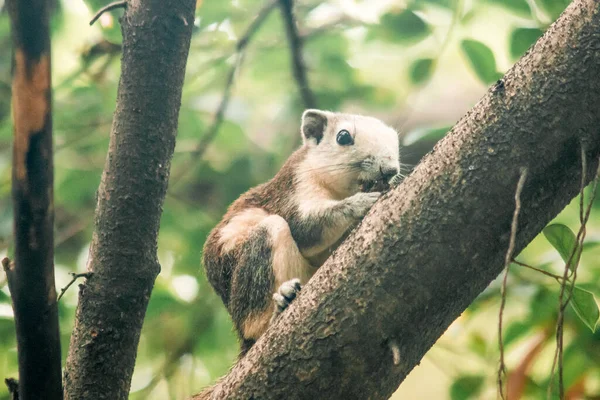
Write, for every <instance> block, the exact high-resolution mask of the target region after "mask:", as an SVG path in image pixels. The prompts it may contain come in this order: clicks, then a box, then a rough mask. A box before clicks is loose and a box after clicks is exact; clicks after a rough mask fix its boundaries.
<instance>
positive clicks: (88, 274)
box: [56, 272, 94, 301]
mask: <svg viewBox="0 0 600 400" xmlns="http://www.w3.org/2000/svg"><path fill="white" fill-rule="evenodd" d="M70 274H71V276H72V277H73V279H71V282H69V283H67V286H65V287H64V288H62V289H60V294H59V295H58V299H56V301H59V300H60V299H61V297H63V295H64V294H65V292H66V291H67V289H69V288H70V287H71V285H72V284H74V283H75V281H76V280H77V279H79V278H86V279H89V278H90V277H91V276H92V275H94V273H93V272H82V273H80V274H76V273H74V272H70Z"/></svg>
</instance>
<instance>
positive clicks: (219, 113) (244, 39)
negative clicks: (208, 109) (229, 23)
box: [170, 0, 278, 187]
mask: <svg viewBox="0 0 600 400" xmlns="http://www.w3.org/2000/svg"><path fill="white" fill-rule="evenodd" d="M277 1H278V0H270V1H269V2H268V3H266V4H265V5H264V6H263V7H262V8H261V9H260V10H259V12H258V14H257V15H256V18H254V20H253V21H252V22H251V23H250V25H249V26H248V29H247V30H246V32H245V33H244V34H243V35H242V36H241V37H240V38H239V40H238V41H237V44H236V46H235V49H236V52H235V61H234V63H233V65H232V66H231V69H230V70H229V73H228V74H227V80H226V81H225V87H224V88H223V95H222V97H221V101H220V103H219V106H218V107H217V110H216V111H215V114H214V115H213V120H212V123H211V124H210V126H209V127H208V129H207V130H206V132H205V133H204V136H202V139H200V142H199V143H198V145H197V146H196V148H195V149H194V151H192V152H191V157H192V158H191V159H190V160H189V161H188V163H186V165H185V167H184V168H182V169H181V173H180V174H179V175H177V176H173V177H171V180H170V181H171V182H170V185H171V187H173V186H174V185H175V184H177V182H179V180H181V178H183V177H184V176H185V175H186V174H187V173H188V172H189V171H190V170H191V168H190V167H191V164H192V163H193V162H195V161H198V160H200V159H201V158H202V157H203V156H204V153H206V150H207V149H208V147H209V146H210V144H211V143H212V142H213V140H214V139H215V138H216V137H217V134H218V133H219V128H220V127H221V124H222V123H223V118H224V117H225V111H227V107H228V106H229V99H230V98H231V92H232V89H233V84H234V83H235V78H236V76H237V75H238V71H239V69H240V67H241V65H242V62H243V59H244V52H245V50H246V47H247V46H248V44H249V43H250V40H251V39H252V37H253V36H254V34H255V33H256V32H257V31H258V29H259V28H260V26H261V25H262V23H263V22H264V21H265V19H266V18H267V17H268V16H269V14H270V13H271V11H272V10H273V9H274V8H275V6H277Z"/></svg>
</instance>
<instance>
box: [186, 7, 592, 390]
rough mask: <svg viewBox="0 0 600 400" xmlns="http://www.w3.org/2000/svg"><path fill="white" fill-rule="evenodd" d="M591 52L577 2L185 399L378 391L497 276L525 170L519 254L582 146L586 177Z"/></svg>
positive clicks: (574, 178) (559, 204)
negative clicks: (246, 345)
mask: <svg viewBox="0 0 600 400" xmlns="http://www.w3.org/2000/svg"><path fill="white" fill-rule="evenodd" d="M599 50H600V3H599V2H597V1H596V0H577V1H574V2H573V3H572V4H571V5H570V6H569V8H568V9H567V10H566V12H565V13H564V14H563V15H562V16H561V17H560V19H559V20H558V21H557V22H556V23H555V24H553V25H552V27H551V28H550V29H549V30H548V32H547V33H546V34H545V35H544V36H543V37H542V38H541V39H540V40H539V41H538V42H537V43H536V44H535V45H534V46H533V47H532V49H531V50H530V51H529V52H528V53H527V54H526V55H525V56H524V57H523V58H522V59H521V60H520V61H519V62H518V63H517V65H515V66H514V67H513V68H512V69H511V70H510V71H509V72H508V73H507V74H506V75H505V77H504V78H503V79H502V80H500V81H498V82H497V83H496V84H495V85H494V86H493V87H491V88H490V90H489V91H488V92H487V94H486V95H485V96H484V97H483V98H482V99H481V101H479V103H478V104H477V105H476V106H475V107H474V108H473V109H472V110H471V111H470V112H469V113H468V114H467V115H466V116H465V117H464V118H463V119H462V120H461V121H459V122H458V124H457V125H456V126H455V127H454V128H453V129H452V131H451V133H450V134H449V135H448V136H447V137H446V138H445V139H444V140H443V141H442V142H441V143H439V144H438V145H437V146H436V147H435V148H434V150H433V151H432V152H431V153H430V154H429V155H428V156H427V157H426V158H425V159H424V160H423V162H422V163H421V164H420V165H419V166H418V167H417V168H416V170H415V171H414V173H413V174H412V175H411V176H410V177H408V178H407V179H406V180H405V182H404V183H403V184H402V185H401V186H400V187H399V188H396V189H395V190H393V191H392V192H391V193H389V194H388V195H386V196H385V197H384V198H383V199H381V200H380V201H379V202H377V204H376V205H375V206H374V208H373V209H372V210H371V211H370V213H369V215H367V217H366V218H365V220H364V221H363V223H362V224H361V225H360V226H359V227H358V228H357V230H356V231H355V232H354V233H353V234H352V235H351V236H350V237H349V238H348V240H347V241H346V242H345V243H344V244H343V245H342V246H341V247H340V248H339V249H338V251H336V252H335V254H334V255H333V256H332V257H331V258H330V259H329V260H328V261H327V262H326V264H325V265H323V267H322V268H321V269H320V270H319V271H318V272H317V274H316V275H315V276H314V277H313V279H312V280H311V281H310V282H309V283H308V284H307V286H306V287H304V288H303V293H302V295H301V296H300V297H299V298H298V299H297V300H295V301H294V303H292V305H291V307H290V308H289V310H287V311H286V312H285V313H284V314H283V315H282V316H281V318H280V319H279V320H278V321H277V323H276V324H275V326H273V327H271V329H269V330H268V331H267V333H266V334H265V336H264V337H262V338H261V339H260V340H259V341H258V342H257V343H256V345H255V346H254V347H253V348H252V349H251V350H250V352H249V353H248V354H247V355H246V356H245V357H244V358H243V359H241V360H240V361H239V362H238V363H237V364H236V365H235V366H234V367H233V369H232V370H231V371H230V373H229V374H228V375H227V376H226V377H224V378H223V379H222V380H221V381H220V382H218V383H217V385H216V386H215V387H214V388H213V389H212V390H211V391H209V392H205V393H203V394H201V395H198V396H197V397H195V398H197V399H201V398H205V397H209V396H208V395H209V393H211V392H212V394H213V396H212V398H213V399H224V398H227V399H249V398H254V399H279V398H286V399H290V398H297V399H311V398H319V399H325V398H326V399H343V398H352V399H359V398H369V399H383V398H388V397H389V396H390V395H391V394H392V393H393V392H394V390H395V389H396V388H397V387H398V385H399V384H400V383H401V382H402V381H403V379H404V378H405V377H406V375H407V374H408V373H409V372H410V371H411V370H412V368H413V367H414V366H415V365H417V364H418V363H419V362H420V360H421V358H422V357H423V355H424V354H425V353H426V352H427V350H428V349H429V348H430V347H431V346H432V345H433V343H434V342H435V341H436V340H437V338H438V337H439V336H440V335H441V334H442V333H443V332H444V331H445V330H446V328H447V327H448V326H449V325H450V323H451V322H452V321H453V320H454V319H455V318H457V317H458V316H459V315H460V313H461V312H462V311H463V310H465V308H466V307H467V306H468V305H469V304H470V303H471V302H472V301H473V300H474V299H475V298H476V296H477V295H478V294H479V293H480V292H481V291H482V290H483V289H485V287H486V286H487V285H488V284H489V283H490V281H491V280H493V279H494V278H495V277H496V276H497V275H498V273H499V272H500V271H501V269H502V266H503V259H504V256H505V252H506V250H507V247H508V241H509V232H510V221H511V217H512V214H513V211H514V207H515V202H514V195H515V188H516V185H517V181H518V179H519V176H520V170H521V168H523V167H526V168H528V178H527V181H526V183H525V186H524V189H523V192H522V195H521V202H522V208H521V213H520V218H519V225H518V226H519V229H518V234H517V237H516V248H515V250H516V252H517V253H518V252H519V251H521V250H522V249H523V248H524V247H525V246H526V245H527V243H529V242H530V241H531V240H532V239H533V238H534V237H535V236H536V235H537V234H538V233H539V232H540V231H541V229H542V228H543V227H544V226H545V225H546V224H547V223H548V222H549V221H550V220H551V219H552V218H553V217H554V216H555V215H556V214H557V213H558V212H559V211H560V210H561V209H563V208H564V207H565V205H566V204H567V203H568V202H569V201H570V199H571V198H573V197H574V196H575V195H576V194H577V193H578V190H579V185H580V183H579V180H580V177H581V173H582V170H581V157H580V156H579V155H580V151H581V150H580V149H581V146H583V147H584V148H585V154H586V157H587V159H588V167H589V170H588V171H587V177H588V179H590V178H591V177H592V176H593V173H594V171H595V169H596V167H597V165H598V157H599V155H600V107H599V106H598V105H599V104H600V79H599V77H600V51H599ZM548 306H549V307H556V305H554V304H550V305H548ZM392 347H395V349H396V350H398V353H396V355H397V356H398V355H399V357H396V363H394V358H395V357H394V356H393V352H392V350H391V348H392Z"/></svg>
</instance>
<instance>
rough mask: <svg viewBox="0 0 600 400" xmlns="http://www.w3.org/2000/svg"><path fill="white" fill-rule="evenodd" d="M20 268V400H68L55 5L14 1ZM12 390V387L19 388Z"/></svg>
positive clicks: (16, 283)
mask: <svg viewBox="0 0 600 400" xmlns="http://www.w3.org/2000/svg"><path fill="white" fill-rule="evenodd" d="M7 5H8V11H9V14H10V21H11V31H12V38H13V48H14V58H13V65H14V73H13V85H12V106H13V120H14V145H13V166H12V167H13V168H12V195H13V209H14V237H15V256H14V262H13V263H10V264H8V265H7V269H6V276H7V278H8V286H9V289H10V293H11V297H12V303H13V309H14V314H15V325H16V330H17V351H18V357H19V396H20V398H22V399H42V398H44V399H49V400H53V399H62V383H61V366H60V336H59V330H58V307H57V304H56V301H57V300H56V288H55V286H54V249H53V240H54V236H53V223H54V204H53V202H54V188H53V160H52V101H51V88H52V84H51V76H50V30H49V13H50V9H49V7H50V4H49V2H47V1H42V0H35V1H22V0H10V1H8V2H7ZM13 386H14V385H13Z"/></svg>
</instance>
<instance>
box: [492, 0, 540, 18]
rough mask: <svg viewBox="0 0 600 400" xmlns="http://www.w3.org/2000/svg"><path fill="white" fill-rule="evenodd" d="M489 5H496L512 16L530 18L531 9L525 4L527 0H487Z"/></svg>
mask: <svg viewBox="0 0 600 400" xmlns="http://www.w3.org/2000/svg"><path fill="white" fill-rule="evenodd" d="M489 2H490V3H493V4H498V5H499V6H502V7H504V8H506V9H508V10H510V11H511V12H513V13H514V14H517V15H520V16H524V17H530V16H531V7H529V4H528V3H527V0H489Z"/></svg>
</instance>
